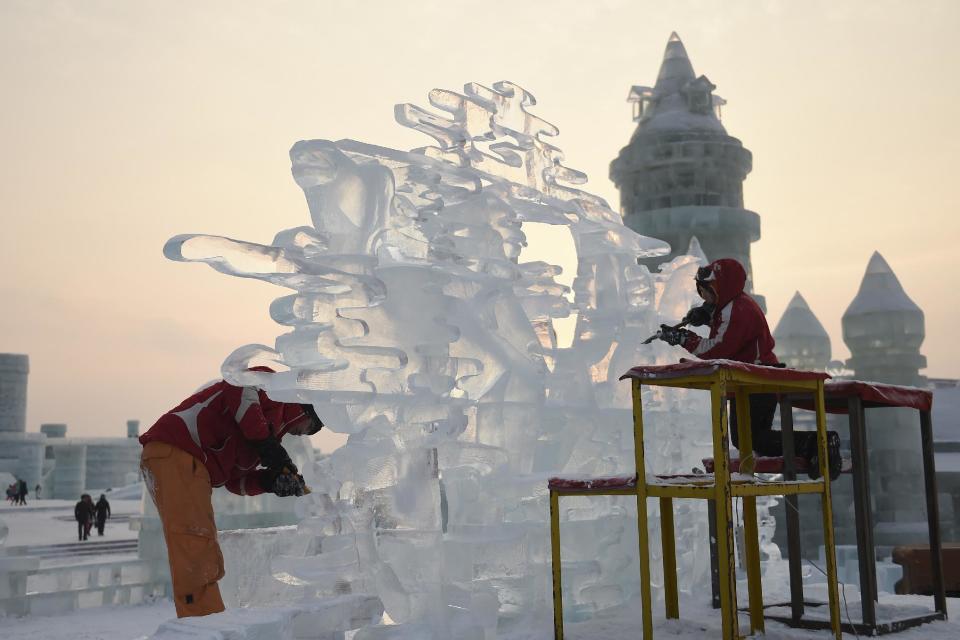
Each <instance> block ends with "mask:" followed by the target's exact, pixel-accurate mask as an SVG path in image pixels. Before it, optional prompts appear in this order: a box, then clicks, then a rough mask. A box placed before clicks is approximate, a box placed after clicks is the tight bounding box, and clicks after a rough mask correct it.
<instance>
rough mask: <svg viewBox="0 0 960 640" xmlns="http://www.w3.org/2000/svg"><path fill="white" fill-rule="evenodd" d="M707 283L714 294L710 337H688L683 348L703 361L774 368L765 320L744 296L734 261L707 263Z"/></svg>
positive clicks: (743, 274) (741, 276) (740, 268)
mask: <svg viewBox="0 0 960 640" xmlns="http://www.w3.org/2000/svg"><path fill="white" fill-rule="evenodd" d="M707 267H708V268H709V269H710V270H711V271H712V273H711V276H710V278H708V280H707V282H710V283H711V284H713V288H714V291H716V293H717V304H716V309H715V310H714V312H713V320H712V321H711V322H710V337H709V338H701V337H700V336H698V335H696V334H692V335H691V336H690V337H688V338H687V340H686V341H685V342H684V343H683V348H684V349H686V350H687V351H689V352H690V353H692V354H693V355H695V356H697V357H699V358H702V359H704V360H719V359H726V360H737V361H739V362H749V363H751V364H765V365H773V364H777V362H778V361H777V356H776V355H774V353H773V345H774V340H773V336H772V335H770V327H768V326H767V319H766V318H765V317H764V315H763V311H761V310H760V307H759V305H757V303H756V302H754V300H753V298H751V297H750V296H749V295H747V294H746V293H744V291H743V287H744V285H745V284H746V282H747V273H746V271H744V270H743V266H742V265H741V264H740V263H739V262H737V261H736V260H733V259H730V258H723V259H721V260H715V261H713V262H711V263H710V264H709V265H707Z"/></svg>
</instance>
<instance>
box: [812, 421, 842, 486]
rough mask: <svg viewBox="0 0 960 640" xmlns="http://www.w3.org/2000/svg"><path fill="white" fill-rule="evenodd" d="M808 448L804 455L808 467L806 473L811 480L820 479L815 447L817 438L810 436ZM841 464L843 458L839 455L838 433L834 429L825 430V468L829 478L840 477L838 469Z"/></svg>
mask: <svg viewBox="0 0 960 640" xmlns="http://www.w3.org/2000/svg"><path fill="white" fill-rule="evenodd" d="M807 448H808V450H807V451H806V452H805V455H804V457H805V458H806V459H807V460H808V461H809V464H810V468H809V469H807V475H808V476H810V479H811V480H818V479H820V455H819V450H818V449H817V439H816V438H811V439H810V442H809V445H808V447H807ZM842 466H843V458H842V457H841V456H840V434H839V433H837V432H836V431H827V470H828V471H829V473H830V480H836V479H837V478H839V477H840V470H841V468H842Z"/></svg>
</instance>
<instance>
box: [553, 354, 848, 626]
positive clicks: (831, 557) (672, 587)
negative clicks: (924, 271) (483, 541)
mask: <svg viewBox="0 0 960 640" xmlns="http://www.w3.org/2000/svg"><path fill="white" fill-rule="evenodd" d="M631 383H632V386H633V417H634V450H635V457H636V471H637V474H636V480H635V484H634V485H628V484H624V485H622V486H616V487H610V486H608V487H602V488H599V489H595V488H592V487H587V486H583V487H555V486H553V485H551V487H550V543H551V553H552V564H553V605H554V610H553V616H554V637H555V638H556V640H563V602H562V600H563V597H562V571H561V558H560V508H559V500H560V497H561V496H570V495H572V496H589V495H635V496H636V499H637V530H638V537H639V551H640V598H641V606H642V615H643V638H644V640H652V638H653V619H652V614H651V609H652V599H651V593H650V550H649V534H648V531H647V498H654V497H655V498H659V499H660V523H661V526H660V533H661V535H660V539H661V545H662V550H663V574H664V602H665V608H666V617H667V618H679V617H680V606H679V594H678V587H677V566H676V550H675V547H674V528H673V500H674V499H675V498H682V499H702V500H708V501H709V503H710V504H711V505H714V506H715V511H716V514H717V521H718V523H719V526H717V527H716V535H715V539H716V540H717V544H718V547H719V548H720V549H722V550H723V552H722V553H720V554H719V555H718V557H717V568H718V573H717V576H718V578H719V604H720V615H721V624H722V638H723V639H724V640H738V639H739V638H741V637H742V636H741V635H740V629H739V621H738V614H737V611H738V608H737V590H736V580H735V575H736V574H735V568H734V542H733V499H734V498H738V497H739V498H742V499H743V519H744V534H745V535H744V538H745V549H744V551H745V557H746V573H747V588H748V598H749V613H750V628H751V633H753V632H757V631H759V632H763V631H764V611H763V609H764V606H763V591H762V585H761V577H760V548H759V534H758V527H757V511H756V498H757V496H764V495H786V496H795V495H797V494H800V493H813V494H820V495H821V497H822V500H821V507H822V509H821V512H822V526H823V535H824V541H825V547H826V556H827V563H826V564H827V574H828V581H827V582H828V584H827V590H828V597H829V607H830V628H831V629H832V630H833V634H834V637H835V638H836V640H840V633H841V632H840V606H839V596H838V590H837V567H836V556H835V553H834V540H833V515H832V511H831V503H830V478H829V474H828V473H827V443H826V413H825V404H824V395H823V385H824V381H823V379H822V378H819V379H790V378H787V377H783V376H777V375H776V374H773V373H763V374H759V373H752V372H746V371H742V370H738V369H736V368H728V367H724V366H720V367H718V368H717V369H716V370H714V371H713V372H711V373H705V374H698V375H677V376H673V377H671V376H663V377H659V376H646V377H643V378H642V379H641V378H638V377H633V378H632V380H631ZM643 384H647V385H654V386H666V387H679V388H686V389H701V390H707V391H709V392H710V399H711V421H712V431H713V450H714V459H715V460H716V466H715V473H714V474H710V475H705V476H693V477H689V478H684V479H681V480H677V479H660V480H657V481H655V482H651V483H648V482H647V477H646V465H645V462H644V450H643V406H642V401H641V388H642V385H643ZM729 393H733V394H734V397H735V399H736V400H735V401H736V403H737V404H736V406H737V416H738V420H737V423H738V434H739V442H740V443H741V444H742V445H743V447H744V449H745V450H750V448H751V443H752V434H751V430H750V420H749V416H750V411H749V396H750V394H754V393H778V394H785V393H804V394H807V395H812V397H813V399H814V408H815V411H816V415H817V433H818V438H817V441H818V448H819V454H820V455H819V459H820V472H821V479H820V480H815V481H796V480H793V481H787V480H785V481H782V482H757V481H753V480H744V479H743V474H747V475H749V474H750V473H751V471H752V469H753V460H752V459H751V458H749V457H748V458H747V459H746V460H743V461H742V462H741V469H740V473H741V475H740V476H738V479H737V480H734V479H733V478H731V475H730V455H729V453H730V452H729V441H730V439H729V427H728V420H727V409H726V399H727V397H728V394H729ZM661 478H662V477H661Z"/></svg>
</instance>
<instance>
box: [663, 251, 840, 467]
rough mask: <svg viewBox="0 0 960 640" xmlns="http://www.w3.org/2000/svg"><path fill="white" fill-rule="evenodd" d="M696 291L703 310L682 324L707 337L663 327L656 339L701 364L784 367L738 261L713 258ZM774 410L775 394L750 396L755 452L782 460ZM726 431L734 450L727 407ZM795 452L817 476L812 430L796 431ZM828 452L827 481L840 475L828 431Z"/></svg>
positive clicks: (834, 437) (733, 423) (834, 439)
mask: <svg viewBox="0 0 960 640" xmlns="http://www.w3.org/2000/svg"><path fill="white" fill-rule="evenodd" d="M695 280H696V283H697V293H698V294H699V295H700V297H701V298H703V299H704V301H705V304H704V305H703V306H702V307H695V308H694V309H691V311H690V313H688V314H687V316H686V318H685V319H684V320H685V323H686V324H691V325H693V326H698V325H702V324H709V325H710V336H709V337H708V338H701V337H700V336H698V335H697V334H695V333H693V332H692V331H689V330H687V329H683V328H680V327H670V326H667V325H663V326H661V327H660V331H659V332H658V336H659V337H660V339H661V340H663V341H664V342H666V343H668V344H671V345H680V346H682V347H683V348H684V349H686V350H687V351H689V352H690V353H692V354H693V355H695V356H697V357H699V358H702V359H704V360H715V359H725V360H737V361H739V362H747V363H750V364H759V365H766V366H770V367H782V366H784V365H782V364H780V362H779V361H778V360H777V356H776V355H775V354H774V353H773V346H774V340H773V336H772V335H770V328H769V327H768V326H767V319H766V318H765V317H764V315H763V311H762V310H761V309H760V307H759V305H757V303H756V302H755V301H754V300H753V298H751V297H750V295H749V294H747V293H746V292H745V291H744V290H743V287H744V285H745V284H746V281H747V274H746V271H744V269H743V266H742V265H741V264H740V263H739V262H737V261H736V260H733V259H730V258H724V259H721V260H715V261H713V262H711V263H710V264H709V265H707V266H706V267H701V268H700V269H698V270H697V275H696V278H695ZM776 410H777V396H776V394H772V393H754V394H751V395H750V426H751V432H752V434H753V449H754V451H756V452H757V453H758V454H759V455H762V456H782V455H783V443H782V440H781V436H780V432H779V431H773V429H772V426H773V417H774V413H775V412H776ZM730 433H731V436H732V439H733V445H734V446H737V440H738V438H737V435H738V434H737V412H736V409H735V406H733V403H731V407H730ZM794 438H795V443H796V451H797V454H798V455H800V456H802V457H804V458H806V460H807V461H808V462H809V465H810V466H809V471H808V473H809V475H810V477H811V478H813V479H816V478H818V477H819V476H820V471H819V470H820V466H819V463H818V455H817V453H818V452H817V434H816V432H815V431H797V432H795V433H794ZM827 450H828V451H829V455H828V461H829V470H830V477H831V478H832V479H834V480H835V479H836V478H837V477H839V475H840V466H841V462H842V459H841V457H840V436H839V435H838V434H837V432H836V431H828V432H827Z"/></svg>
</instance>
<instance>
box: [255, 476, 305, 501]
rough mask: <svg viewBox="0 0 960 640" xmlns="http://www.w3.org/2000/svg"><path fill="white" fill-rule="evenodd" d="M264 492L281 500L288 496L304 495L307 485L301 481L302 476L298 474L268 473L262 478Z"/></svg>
mask: <svg viewBox="0 0 960 640" xmlns="http://www.w3.org/2000/svg"><path fill="white" fill-rule="evenodd" d="M264 484H265V485H268V486H264V490H266V491H269V492H270V493H273V494H276V495H278V496H280V497H281V498H287V497H290V496H302V495H304V494H305V493H306V488H307V485H306V483H305V482H304V481H303V476H301V475H300V474H299V473H288V472H284V473H274V472H270V473H268V474H267V477H266V478H264Z"/></svg>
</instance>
